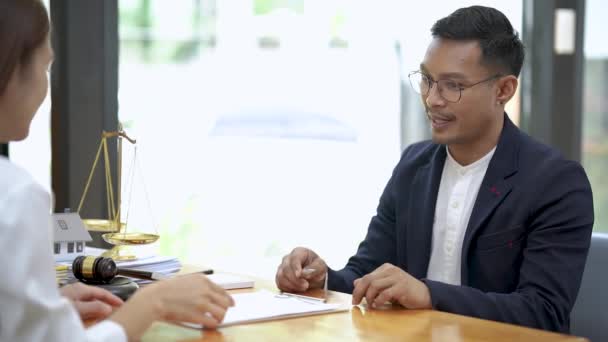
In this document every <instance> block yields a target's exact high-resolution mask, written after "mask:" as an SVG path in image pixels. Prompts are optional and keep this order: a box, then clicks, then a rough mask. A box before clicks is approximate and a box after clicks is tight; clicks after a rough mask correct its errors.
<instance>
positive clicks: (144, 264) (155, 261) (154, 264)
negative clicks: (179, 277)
mask: <svg viewBox="0 0 608 342" xmlns="http://www.w3.org/2000/svg"><path fill="white" fill-rule="evenodd" d="M116 266H118V267H119V268H128V269H132V270H140V271H148V272H156V273H161V274H163V275H166V276H170V275H172V274H174V273H177V272H179V270H180V269H181V267H182V264H181V263H180V262H179V260H178V259H177V258H176V257H171V256H160V255H157V256H149V257H145V258H140V259H136V260H129V261H118V262H116ZM133 280H134V281H135V282H137V283H138V284H146V283H149V282H151V281H153V280H144V279H136V278H133Z"/></svg>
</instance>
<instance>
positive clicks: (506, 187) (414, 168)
mask: <svg viewBox="0 0 608 342" xmlns="http://www.w3.org/2000/svg"><path fill="white" fill-rule="evenodd" d="M445 159H446V149H445V146H444V145H438V144H435V143H433V142H430V141H425V142H421V143H417V144H414V145H411V146H409V147H408V148H407V149H406V150H405V151H404V152H403V155H402V157H401V160H400V161H399V163H398V164H397V166H396V167H395V169H394V171H393V174H392V177H391V178H390V180H389V182H388V184H387V185H386V188H385V189H384V192H383V194H382V196H381V198H380V203H379V205H378V209H377V212H376V215H375V216H374V217H373V218H372V220H371V222H370V225H369V228H368V232H367V235H366V237H365V240H363V242H361V244H360V245H359V248H358V250H357V253H356V255H354V256H352V257H351V258H350V259H349V261H348V263H347V265H346V266H345V267H344V269H342V270H339V271H334V270H329V279H328V285H329V288H330V289H332V290H336V291H342V292H347V293H352V290H353V281H354V280H355V279H357V278H359V277H362V276H364V275H366V274H368V273H370V272H372V271H374V270H375V269H376V268H378V267H379V266H381V265H382V264H384V263H391V264H393V265H395V266H398V267H400V268H402V269H403V270H404V271H406V272H408V273H409V274H411V275H412V276H414V277H416V278H418V279H421V280H422V281H424V282H425V283H426V285H427V286H428V288H429V290H430V294H431V301H432V305H433V308H434V309H436V310H441V311H446V312H452V313H456V314H462V315H467V316H473V317H479V318H484V319H490V320H495V321H502V322H508V323H513V324H519V325H525V326H529V327H535V328H540V329H546V330H553V331H559V332H568V331H569V315H570V310H571V309H572V306H573V305H574V301H575V299H576V295H577V292H578V289H579V286H580V282H581V277H582V273H583V269H584V266H585V260H586V258H587V251H588V249H589V244H590V240H591V231H592V228H593V199H592V195H591V187H590V185H589V181H588V180H587V176H586V174H585V171H584V170H583V168H582V167H581V166H580V164H578V163H576V162H573V161H569V160H566V159H564V158H563V157H562V156H561V155H560V154H559V153H558V152H556V151H555V150H554V149H552V148H550V147H548V146H546V145H543V144H541V143H539V142H537V141H535V140H533V139H532V138H530V137H529V136H528V135H526V134H524V133H523V132H521V131H520V130H519V129H518V128H517V127H516V126H515V125H514V124H513V123H512V122H511V121H510V120H509V118H508V117H507V116H506V114H505V123H504V126H503V130H502V133H501V136H500V138H499V142H498V145H497V147H496V151H495V152H494V155H493V157H492V160H491V161H490V164H489V166H488V169H487V172H486V174H485V177H484V179H483V181H482V183H481V187H480V189H479V193H478V195H477V198H476V200H475V204H474V207H473V211H472V213H471V218H470V220H469V224H468V226H467V228H466V233H465V237H464V241H463V245H462V265H461V266H462V267H461V270H462V273H461V281H462V284H461V285H460V286H455V285H450V284H446V283H442V282H437V281H432V280H429V279H425V277H426V276H427V269H428V265H429V260H430V255H431V241H432V234H433V220H434V216H435V202H436V200H437V193H438V189H439V183H440V180H441V174H442V171H443V165H444V162H445Z"/></svg>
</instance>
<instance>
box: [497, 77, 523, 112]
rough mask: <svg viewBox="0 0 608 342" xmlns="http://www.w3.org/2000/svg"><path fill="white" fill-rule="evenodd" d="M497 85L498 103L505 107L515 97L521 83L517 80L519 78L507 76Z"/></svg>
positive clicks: (500, 79)
mask: <svg viewBox="0 0 608 342" xmlns="http://www.w3.org/2000/svg"><path fill="white" fill-rule="evenodd" d="M496 85H497V86H498V88H497V90H496V101H497V102H498V104H500V105H504V104H505V103H507V102H509V100H511V98H512V97H513V95H515V91H516V90H517V86H518V85H519V81H518V80H517V77H515V76H513V75H507V76H503V77H501V78H499V79H498V82H496Z"/></svg>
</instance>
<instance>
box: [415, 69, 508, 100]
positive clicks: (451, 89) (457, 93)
mask: <svg viewBox="0 0 608 342" xmlns="http://www.w3.org/2000/svg"><path fill="white" fill-rule="evenodd" d="M501 76H502V75H501V74H496V75H494V76H492V77H488V78H486V79H483V80H481V81H479V82H477V83H473V84H471V85H468V86H463V85H461V84H459V83H458V82H456V81H453V80H439V81H435V80H433V79H432V78H431V77H430V76H429V75H426V74H424V73H422V72H421V71H413V72H411V73H410V74H409V75H408V77H409V79H410V85H411V86H412V89H414V91H415V92H417V93H418V94H420V95H423V96H427V95H428V94H429V92H430V91H431V88H433V84H434V83H437V90H438V91H439V95H440V96H441V98H442V99H444V100H446V101H447V102H452V103H455V102H458V101H460V98H461V97H462V91H463V90H465V89H469V88H471V87H474V86H476V85H478V84H481V83H484V82H488V81H490V80H493V79H495V78H498V77H501Z"/></svg>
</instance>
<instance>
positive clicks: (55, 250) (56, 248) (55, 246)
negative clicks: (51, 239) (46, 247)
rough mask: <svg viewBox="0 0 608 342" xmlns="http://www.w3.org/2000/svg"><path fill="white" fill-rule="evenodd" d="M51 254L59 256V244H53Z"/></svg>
mask: <svg viewBox="0 0 608 342" xmlns="http://www.w3.org/2000/svg"><path fill="white" fill-rule="evenodd" d="M53 252H54V253H55V254H59V253H61V244H59V243H57V242H55V243H54V244H53Z"/></svg>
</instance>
